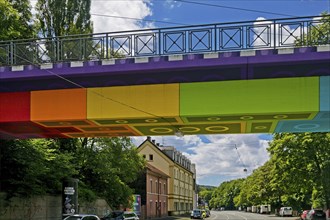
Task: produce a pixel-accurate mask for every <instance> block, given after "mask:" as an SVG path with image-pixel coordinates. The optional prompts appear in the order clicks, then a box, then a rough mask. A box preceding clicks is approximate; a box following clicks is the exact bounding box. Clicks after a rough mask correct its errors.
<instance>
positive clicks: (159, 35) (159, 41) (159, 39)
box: [158, 29, 162, 56]
mask: <svg viewBox="0 0 330 220" xmlns="http://www.w3.org/2000/svg"><path fill="white" fill-rule="evenodd" d="M161 50H162V45H161V31H160V29H158V54H159V56H161V55H162V51H161Z"/></svg>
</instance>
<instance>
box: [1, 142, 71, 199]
mask: <svg viewBox="0 0 330 220" xmlns="http://www.w3.org/2000/svg"><path fill="white" fill-rule="evenodd" d="M0 146H1V148H0V151H1V152H0V162H1V173H0V179H1V182H0V184H1V187H0V188H1V191H3V192H6V193H7V195H6V196H7V199H8V200H9V199H10V198H12V197H14V196H16V197H27V198H28V197H31V196H32V195H44V194H46V193H50V194H58V193H60V192H61V181H62V179H63V178H65V177H70V176H73V175H75V174H76V170H75V168H74V166H73V164H71V162H70V161H71V159H72V155H70V154H61V153H60V152H59V151H58V148H57V146H56V145H54V144H53V142H52V141H51V140H46V139H31V140H1V139H0Z"/></svg>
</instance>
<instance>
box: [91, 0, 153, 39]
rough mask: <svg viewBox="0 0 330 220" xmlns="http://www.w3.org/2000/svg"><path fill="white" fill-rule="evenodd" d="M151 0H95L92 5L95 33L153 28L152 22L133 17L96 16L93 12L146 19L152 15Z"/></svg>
mask: <svg viewBox="0 0 330 220" xmlns="http://www.w3.org/2000/svg"><path fill="white" fill-rule="evenodd" d="M151 6H152V5H151V3H150V0H143V1H93V0H92V7H91V14H92V21H93V23H94V33H100V32H113V31H123V30H136V29H141V28H151V27H153V24H152V23H150V22H149V23H148V22H147V23H146V22H142V21H138V20H133V19H121V18H112V17H105V16H104V17H102V16H95V15H93V14H101V15H110V16H116V17H129V18H136V19H144V18H145V17H147V16H151V15H152V10H151Z"/></svg>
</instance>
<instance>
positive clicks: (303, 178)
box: [210, 133, 330, 210]
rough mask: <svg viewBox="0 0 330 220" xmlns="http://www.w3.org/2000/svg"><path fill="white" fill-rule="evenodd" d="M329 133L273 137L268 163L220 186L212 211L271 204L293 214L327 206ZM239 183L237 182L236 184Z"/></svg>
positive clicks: (214, 198)
mask: <svg viewBox="0 0 330 220" xmlns="http://www.w3.org/2000/svg"><path fill="white" fill-rule="evenodd" d="M329 146H330V133H280V134H275V135H274V139H273V140H272V141H271V142H270V147H269V148H268V151H269V153H270V160H269V161H267V162H266V163H265V164H264V165H263V166H261V167H259V168H258V169H256V170H254V171H253V173H252V174H251V175H250V176H248V177H247V178H246V179H241V180H233V181H230V182H224V183H222V184H221V185H220V186H219V187H218V188H217V189H216V190H215V192H214V193H213V194H212V199H211V201H210V203H211V205H212V207H220V206H221V207H226V208H231V207H232V206H233V205H234V206H236V207H238V206H244V207H247V206H252V205H262V204H271V206H272V207H273V208H279V207H280V206H284V205H286V206H292V207H293V208H294V209H296V210H301V209H308V208H311V207H318V208H323V207H325V206H326V207H327V208H329V205H330V200H329V199H330V160H329V158H330V148H329ZM236 181H238V182H236Z"/></svg>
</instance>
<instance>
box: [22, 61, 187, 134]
mask: <svg viewBox="0 0 330 220" xmlns="http://www.w3.org/2000/svg"><path fill="white" fill-rule="evenodd" d="M16 56H17V57H18V58H21V59H22V60H24V61H27V62H28V63H29V64H31V65H33V66H36V67H40V66H41V64H40V63H37V64H35V63H32V62H31V61H29V60H27V59H25V58H24V57H22V56H19V55H16ZM45 70H46V72H48V73H50V74H52V75H54V76H56V77H58V78H60V79H62V80H64V81H66V82H68V83H70V84H72V85H74V86H77V87H78V88H82V89H87V88H86V87H84V86H82V85H80V84H79V83H76V82H74V81H72V80H70V79H67V78H65V77H63V76H60V75H58V74H57V73H55V72H53V71H51V70H48V69H45ZM91 92H92V93H94V94H95V95H98V96H100V97H101V98H104V99H106V100H109V101H112V102H115V103H117V104H120V105H122V106H125V107H128V108H130V109H133V110H136V111H138V112H142V113H144V114H147V115H150V116H152V117H155V118H159V119H162V120H164V121H165V122H166V123H168V124H169V125H170V126H171V127H173V128H174V135H176V136H178V137H183V136H184V133H183V132H182V131H181V130H180V129H179V128H178V127H177V126H175V125H174V124H172V123H171V122H170V121H169V120H167V119H166V118H165V117H162V116H159V115H156V114H153V113H150V112H148V111H145V110H142V109H139V108H137V107H134V106H131V105H129V104H126V103H124V102H121V101H118V100H116V99H112V98H110V97H107V96H105V95H103V94H101V93H98V92H96V91H93V90H92V91H91Z"/></svg>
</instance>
